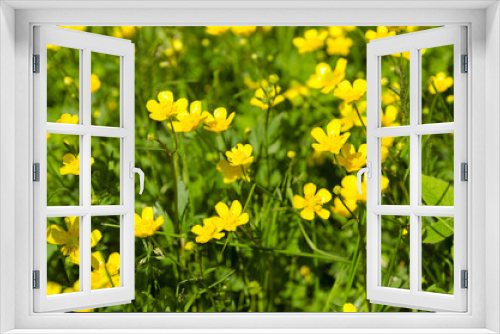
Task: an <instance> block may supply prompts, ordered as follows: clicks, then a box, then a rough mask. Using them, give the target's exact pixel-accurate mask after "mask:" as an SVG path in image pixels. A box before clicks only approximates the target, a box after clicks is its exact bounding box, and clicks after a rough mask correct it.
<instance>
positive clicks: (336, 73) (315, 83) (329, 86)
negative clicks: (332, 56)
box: [307, 58, 347, 94]
mask: <svg viewBox="0 0 500 334" xmlns="http://www.w3.org/2000/svg"><path fill="white" fill-rule="evenodd" d="M346 66H347V60H346V59H344V58H340V59H339V60H338V61H337V64H336V65H335V70H333V71H332V68H331V67H330V65H328V64H327V63H319V64H318V65H316V73H315V74H313V75H311V76H310V77H309V79H308V80H307V86H309V87H311V88H314V89H321V92H322V93H323V94H328V93H330V92H331V91H332V90H333V89H334V88H335V87H336V86H337V85H338V84H339V83H340V82H341V81H342V80H344V77H345V69H346Z"/></svg>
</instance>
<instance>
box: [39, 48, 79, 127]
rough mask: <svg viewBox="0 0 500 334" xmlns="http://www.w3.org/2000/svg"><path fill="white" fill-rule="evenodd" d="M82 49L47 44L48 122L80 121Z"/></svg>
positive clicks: (73, 122) (70, 122)
mask: <svg viewBox="0 0 500 334" xmlns="http://www.w3.org/2000/svg"><path fill="white" fill-rule="evenodd" d="M79 95H80V50H78V49H70V48H64V47H61V46H57V45H47V122H57V123H69V124H78V123H79V119H78V116H79V109H80V102H79V101H80V100H79Z"/></svg>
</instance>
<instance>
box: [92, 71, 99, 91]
mask: <svg viewBox="0 0 500 334" xmlns="http://www.w3.org/2000/svg"><path fill="white" fill-rule="evenodd" d="M99 88H101V80H99V77H98V76H97V74H94V73H92V74H91V75H90V92H91V93H95V92H97V91H98V90H99Z"/></svg>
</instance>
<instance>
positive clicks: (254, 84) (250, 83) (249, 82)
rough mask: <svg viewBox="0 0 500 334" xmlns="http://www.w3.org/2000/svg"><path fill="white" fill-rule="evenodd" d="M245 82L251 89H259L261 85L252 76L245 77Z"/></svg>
mask: <svg viewBox="0 0 500 334" xmlns="http://www.w3.org/2000/svg"><path fill="white" fill-rule="evenodd" d="M243 83H244V84H245V86H247V87H248V88H250V89H257V88H259V87H260V86H259V83H258V82H257V81H253V80H252V78H250V77H245V78H244V79H243Z"/></svg>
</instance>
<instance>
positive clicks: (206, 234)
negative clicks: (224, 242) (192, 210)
mask: <svg viewBox="0 0 500 334" xmlns="http://www.w3.org/2000/svg"><path fill="white" fill-rule="evenodd" d="M221 231H222V226H221V222H220V219H219V218H218V217H212V218H206V219H203V226H201V225H195V226H193V227H192V228H191V232H193V233H194V234H196V235H197V237H196V239H195V240H196V242H197V243H199V244H205V243H207V242H209V241H210V240H212V239H217V240H220V239H221V238H222V237H224V235H225V234H224V232H221Z"/></svg>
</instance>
